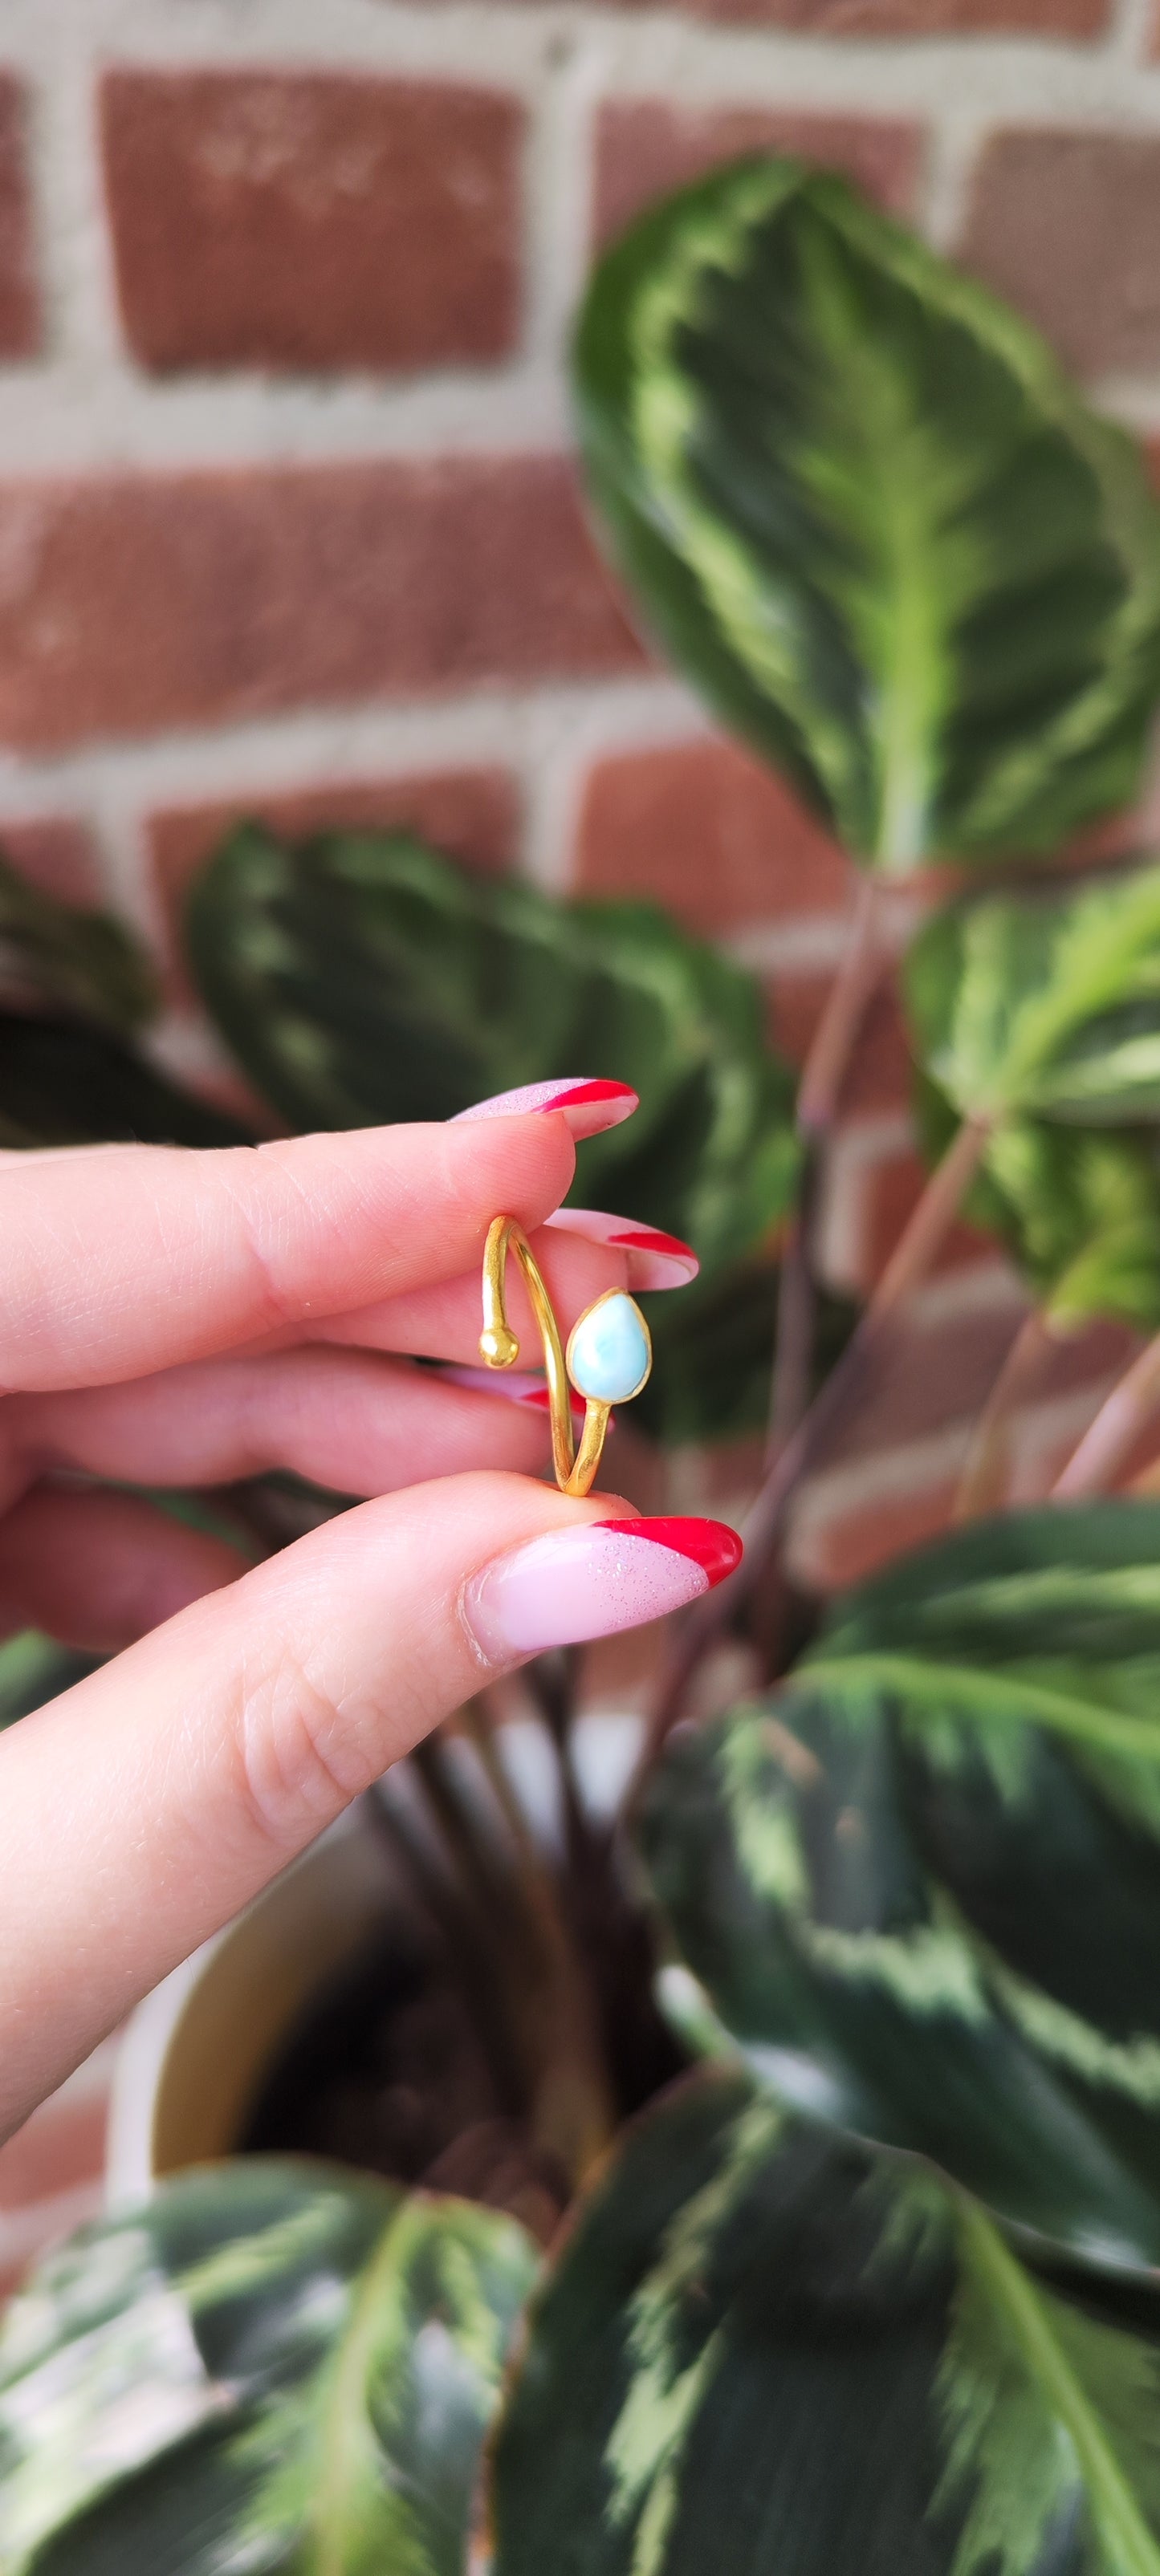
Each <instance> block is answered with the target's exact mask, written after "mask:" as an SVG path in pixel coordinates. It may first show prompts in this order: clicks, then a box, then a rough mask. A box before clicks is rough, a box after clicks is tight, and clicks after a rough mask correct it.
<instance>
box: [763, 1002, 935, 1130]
mask: <svg viewBox="0 0 1160 2576" xmlns="http://www.w3.org/2000/svg"><path fill="white" fill-rule="evenodd" d="M832 980H833V979H832V976H830V975H819V974H809V975H802V974H794V973H793V972H792V971H790V972H788V973H786V974H784V975H779V974H775V975H773V976H771V978H770V1006H771V1007H770V1036H771V1038H772V1040H773V1043H774V1045H775V1046H777V1047H778V1048H780V1050H781V1053H782V1054H783V1055H786V1056H788V1057H789V1060H790V1063H791V1064H795V1065H798V1066H800V1065H803V1064H804V1063H805V1060H806V1056H807V1055H808V1053H809V1048H810V1043H811V1040H812V1038H813V1036H814V1032H815V1030H816V1028H817V1025H818V1022H819V1020H820V1018H821V1015H822V1012H823V1010H824V1008H825V1003H826V996H827V994H828V993H829V990H830V985H831V982H832ZM912 1071H913V1066H912V1059H911V1053H910V1048H909V1046H908V1044H907V1037H906V1028H905V1024H904V1021H903V1017H902V1012H901V1009H900V1007H899V1002H898V995H897V993H896V991H895V989H894V987H893V985H892V984H884V985H883V986H882V988H881V990H880V991H879V992H878V993H876V994H875V996H874V999H873V1000H872V1002H871V1003H870V1005H869V1007H868V1009H867V1012H866V1016H865V1019H864V1020H863V1023H862V1028H861V1031H860V1033H859V1036H858V1040H857V1043H856V1045H855V1047H854V1052H853V1055H852V1057H851V1060H850V1067H849V1071H848V1073H847V1075H846V1079H845V1082H844V1084H843V1086H842V1093H841V1098H840V1101H839V1108H840V1109H841V1110H843V1111H845V1112H846V1113H847V1115H849V1116H851V1117H863V1118H866V1117H881V1116H882V1115H884V1114H885V1113H886V1112H887V1111H889V1110H899V1109H905V1108H907V1107H908V1106H909V1103H910V1095H911V1078H912Z"/></svg>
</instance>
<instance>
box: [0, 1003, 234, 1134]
mask: <svg viewBox="0 0 1160 2576" xmlns="http://www.w3.org/2000/svg"><path fill="white" fill-rule="evenodd" d="M249 1141H250V1140H249V1138H248V1136H247V1134H246V1131H245V1129H244V1128H242V1127H240V1126H239V1125H238V1124H237V1122H236V1120H234V1119H232V1118H228V1117H227V1116H226V1115H225V1113H224V1112H223V1111H222V1110H220V1109H214V1108H211V1106H210V1104H209V1102H208V1101H205V1100H201V1099H199V1098H198V1097H197V1094H196V1093H194V1092H188V1091H182V1090H180V1089H179V1087H178V1085H177V1084H176V1083H174V1082H170V1081H169V1080H168V1079H167V1077H166V1075H165V1074H163V1073H158V1071H157V1070H156V1068H155V1067H154V1066H153V1065H151V1064H147V1063H146V1061H145V1059H144V1057H143V1056H139V1055H136V1054H135V1053H134V1052H133V1050H132V1049H131V1048H129V1047H126V1046H124V1045H123V1044H122V1043H121V1040H120V1039H119V1038H116V1037H114V1036H112V1035H111V1034H110V1033H109V1032H108V1031H107V1030H105V1029H100V1028H93V1027H86V1026H85V1025H84V1024H83V1023H82V1022H81V1021H79V1020H41V1019H36V1020H34V1019H26V1018H24V1017H23V1015H22V1014H20V1013H18V1012H14V1011H0V1145H5V1146H38V1145H106V1144H122V1143H123V1144H131V1143H134V1142H137V1143H140V1144H143V1145H211V1146H212V1145H244V1144H247V1143H248V1142H249Z"/></svg>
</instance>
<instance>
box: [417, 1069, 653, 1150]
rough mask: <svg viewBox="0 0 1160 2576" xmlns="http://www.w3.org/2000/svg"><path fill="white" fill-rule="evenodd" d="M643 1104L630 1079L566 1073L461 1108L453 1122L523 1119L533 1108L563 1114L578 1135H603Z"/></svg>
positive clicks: (454, 1123)
mask: <svg viewBox="0 0 1160 2576" xmlns="http://www.w3.org/2000/svg"><path fill="white" fill-rule="evenodd" d="M639 1105H640V1104H639V1101H638V1099H637V1095H636V1093H635V1091H631V1090H630V1089H629V1086H628V1084H627V1082H590V1081H589V1080H588V1079H587V1077H586V1075H584V1074H581V1073H565V1074H561V1075H560V1076H559V1078H558V1080H557V1081H555V1082H525V1083H524V1084H523V1085H522V1086H521V1088H520V1089H519V1090H518V1091H497V1093H496V1095H495V1098H494V1100H477V1101H476V1103H475V1106H474V1108H473V1109H460V1110H459V1111H458V1112H457V1114H456V1116H455V1118H454V1119H453V1120H452V1122H451V1123H452V1125H453V1126H456V1127H457V1126H458V1125H459V1124H460V1122H461V1121H462V1120H463V1119H466V1118H522V1117H526V1115H527V1113H528V1111H529V1110H532V1109H540V1110H549V1109H552V1110H559V1111H561V1112H562V1113H563V1116H564V1117H565V1118H566V1119H567V1121H568V1125H569V1127H570V1128H571V1130H572V1134H573V1135H574V1136H601V1135H603V1133H604V1130H605V1128H606V1127H619V1126H620V1124H621V1122H622V1120H623V1119H625V1118H631V1116H632V1113H633V1110H634V1109H636V1108H638V1107H639Z"/></svg>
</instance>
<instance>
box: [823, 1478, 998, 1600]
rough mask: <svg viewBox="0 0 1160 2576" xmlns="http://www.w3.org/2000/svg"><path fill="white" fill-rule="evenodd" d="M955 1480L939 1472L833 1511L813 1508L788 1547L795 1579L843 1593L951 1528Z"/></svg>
mask: <svg viewBox="0 0 1160 2576" xmlns="http://www.w3.org/2000/svg"><path fill="white" fill-rule="evenodd" d="M956 1484H957V1479H956V1478H955V1477H953V1476H951V1477H946V1476H939V1477H936V1478H935V1479H933V1480H932V1482H931V1483H929V1484H926V1485H923V1484H920V1485H918V1486H917V1487H911V1488H909V1489H908V1491H907V1492H906V1493H905V1494H900V1495H896V1494H879V1495H878V1496H877V1497H876V1499H875V1500H874V1501H873V1502H872V1503H863V1504H862V1505H861V1506H859V1507H855V1508H853V1509H850V1508H848V1509H847V1510H845V1511H841V1510H838V1511H835V1512H833V1513H832V1514H828V1513H823V1512H821V1511H819V1512H818V1513H817V1514H816V1516H815V1514H813V1513H811V1511H810V1509H809V1504H808V1501H807V1503H806V1506H805V1511H804V1513H803V1520H804V1527H803V1529H802V1532H801V1536H800V1538H797V1537H795V1539H794V1542H793V1547H792V1551H791V1555H792V1563H793V1570H794V1573H795V1574H796V1575H797V1577H798V1580H799V1582H803V1583H808V1584H809V1585H810V1586H811V1588H813V1589H816V1590H817V1591H819V1592H842V1591H844V1590H845V1589H846V1586H847V1585H848V1584H851V1583H862V1582H864V1581H865V1578H866V1576H867V1575H870V1574H873V1573H875V1572H876V1570H877V1568H878V1567H879V1566H880V1565H888V1564H889V1563H890V1560H891V1558H892V1557H895V1556H901V1555H902V1554H903V1553H904V1552H905V1551H906V1550H908V1549H910V1548H912V1547H921V1546H922V1544H923V1542H924V1540H926V1539H929V1538H936V1537H937V1535H938V1533H939V1531H940V1530H943V1529H946V1528H948V1527H949V1524H950V1520H951V1515H952V1512H953V1510H954V1501H955V1490H956Z"/></svg>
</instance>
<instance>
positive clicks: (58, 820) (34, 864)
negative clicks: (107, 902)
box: [0, 814, 103, 904]
mask: <svg viewBox="0 0 1160 2576" xmlns="http://www.w3.org/2000/svg"><path fill="white" fill-rule="evenodd" d="M0 851H2V852H3V855H4V857H5V858H6V859H11V861H12V864H13V866H14V867H17V868H19V869H20V872H21V875H22V876H26V877H30V878H31V880H32V883H33V884H34V885H37V886H40V887H41V888H42V890H43V892H44V893H45V894H51V895H56V896H57V897H58V899H59V901H60V902H62V903H81V904H99V903H100V902H101V901H102V899H103V888H102V884H101V864H100V860H99V857H98V855H97V851H96V847H95V845H94V843H93V840H92V837H91V835H90V833H89V832H88V831H87V830H86V828H85V826H84V824H83V823H80V822H77V821H76V820H75V818H74V817H73V816H72V815H66V814H62V815H48V816H46V817H45V818H44V820H43V821H41V820H39V819H38V820H37V821H36V822H32V823H5V822H4V820H3V818H2V817H0Z"/></svg>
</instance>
